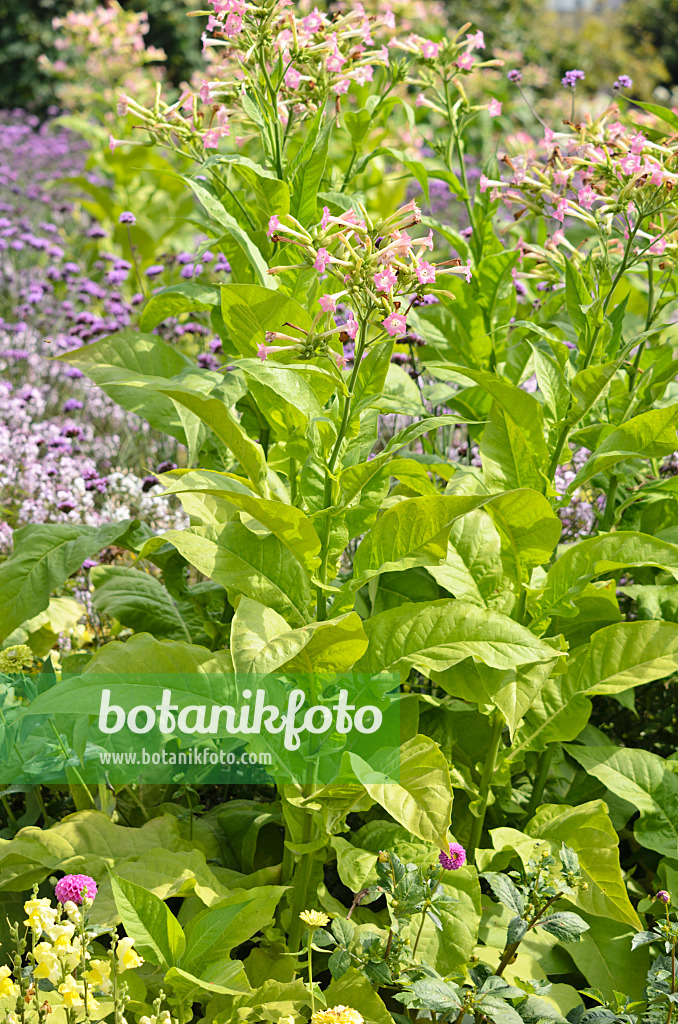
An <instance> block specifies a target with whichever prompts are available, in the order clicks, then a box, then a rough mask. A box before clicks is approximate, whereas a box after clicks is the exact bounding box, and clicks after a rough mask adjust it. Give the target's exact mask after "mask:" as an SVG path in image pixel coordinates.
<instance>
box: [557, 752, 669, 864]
mask: <svg viewBox="0 0 678 1024" xmlns="http://www.w3.org/2000/svg"><path fill="white" fill-rule="evenodd" d="M565 749H566V750H567V752H568V754H571V755H572V757H574V758H575V760H576V761H578V762H579V764H580V765H581V766H582V768H584V769H585V770H586V771H587V772H588V773H589V775H593V776H595V778H597V779H599V780H600V781H601V782H602V783H603V785H605V786H607V788H608V789H609V790H611V791H612V792H613V793H614V794H615V796H619V797H621V798H622V800H627V801H628V802H629V803H631V804H633V806H634V807H635V808H637V809H638V810H639V811H640V818H639V819H638V821H636V822H635V824H634V826H633V831H634V835H635V837H636V839H637V840H638V842H639V843H641V844H642V845H643V846H647V847H648V848H649V849H650V850H657V852H658V853H663V854H665V855H666V856H668V857H675V856H676V852H677V851H678V775H676V773H675V772H674V771H672V770H671V767H670V766H669V765H668V764H667V763H666V761H665V760H664V758H662V757H659V756H658V755H657V754H651V753H650V751H649V750H635V749H632V748H629V747H615V746H612V744H610V745H607V744H606V745H604V746H599V747H580V746H576V745H570V746H568V747H566V748H565Z"/></svg>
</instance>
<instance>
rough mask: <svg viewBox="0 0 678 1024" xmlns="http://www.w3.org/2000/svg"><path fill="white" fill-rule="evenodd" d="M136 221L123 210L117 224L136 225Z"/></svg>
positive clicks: (132, 215) (130, 214)
mask: <svg viewBox="0 0 678 1024" xmlns="http://www.w3.org/2000/svg"><path fill="white" fill-rule="evenodd" d="M136 222H137V219H136V217H135V216H134V214H133V213H130V211H129V210H123V212H122V213H121V214H120V216H119V217H118V224H136Z"/></svg>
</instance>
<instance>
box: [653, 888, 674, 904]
mask: <svg viewBox="0 0 678 1024" xmlns="http://www.w3.org/2000/svg"><path fill="white" fill-rule="evenodd" d="M656 899H658V900H661V901H662V903H670V902H671V897H670V896H669V894H668V893H667V891H666V889H660V890H659V892H658V893H657V896H656Z"/></svg>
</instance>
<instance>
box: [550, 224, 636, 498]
mask: <svg viewBox="0 0 678 1024" xmlns="http://www.w3.org/2000/svg"><path fill="white" fill-rule="evenodd" d="M639 227H640V220H639V221H638V223H637V224H636V226H635V227H634V228H633V229H632V230H631V231H630V232H629V238H628V240H627V243H626V248H625V249H624V255H623V257H622V260H621V263H620V264H619V267H618V268H617V273H616V274H615V275H614V280H613V281H612V284H611V285H610V290H609V292H608V293H607V295H606V296H605V300H604V302H603V308H602V313H603V319H604V317H605V314H606V313H607V309H608V306H609V305H610V301H611V299H612V296H613V295H614V293H615V290H616V288H617V285H618V284H619V282H620V281H621V279H622V277H623V275H624V272H625V270H626V267H627V265H628V260H629V256H630V253H631V246H632V244H633V240H634V238H635V237H636V232H637V231H638V228H639ZM601 329H602V328H601V326H600V325H599V326H598V327H596V329H595V331H594V332H593V336H592V338H591V343H590V345H589V347H588V350H587V352H586V355H585V356H584V364H583V366H582V370H586V369H587V368H588V366H589V363H590V362H591V360H592V359H593V353H594V352H595V349H596V342H597V341H598V336H599V334H600V332H601ZM571 408H572V396H571V395H570V401H569V403H568V408H567V413H566V414H565V425H564V426H563V428H562V430H561V431H560V434H559V436H558V440H557V441H556V446H555V448H554V450H553V455H552V456H551V462H550V463H549V470H548V475H549V477H550V478H551V479H553V477H554V475H555V472H556V469H557V468H558V462H559V460H560V453H561V452H562V450H563V447H564V445H565V441H566V440H567V435H568V434H569V432H570V423H569V422H568V416H569V412H570V409H571Z"/></svg>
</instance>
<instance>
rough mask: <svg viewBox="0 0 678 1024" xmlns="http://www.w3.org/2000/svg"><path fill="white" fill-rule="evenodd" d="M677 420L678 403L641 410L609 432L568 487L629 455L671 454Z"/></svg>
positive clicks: (641, 456) (575, 485)
mask: <svg viewBox="0 0 678 1024" xmlns="http://www.w3.org/2000/svg"><path fill="white" fill-rule="evenodd" d="M676 421H678V403H676V404H675V405H667V406H665V407H664V408H663V409H650V410H649V412H641V413H640V415H639V416H634V417H633V419H631V420H627V422H626V423H623V424H622V425H621V426H620V427H616V428H615V429H614V430H612V432H611V433H606V435H605V437H604V440H603V441H602V443H601V444H599V445H598V447H597V448H596V450H595V451H594V452H593V454H592V455H591V456H590V458H588V459H587V460H586V462H585V464H584V465H583V466H582V468H581V469H580V470H579V472H578V473H577V475H576V476H575V478H574V480H572V481H571V483H570V485H569V487H568V491H569V492H570V493H572V491H574V490H576V488H577V487H581V486H582V484H584V483H586V481H587V480H590V479H591V477H592V476H594V475H595V474H596V473H600V472H602V471H603V470H605V469H608V468H610V467H611V466H614V465H616V464H617V463H618V462H623V461H624V460H625V459H634V458H643V459H658V458H663V456H665V455H671V453H672V452H674V451H675V450H676V447H677V446H678V440H677V438H676Z"/></svg>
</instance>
